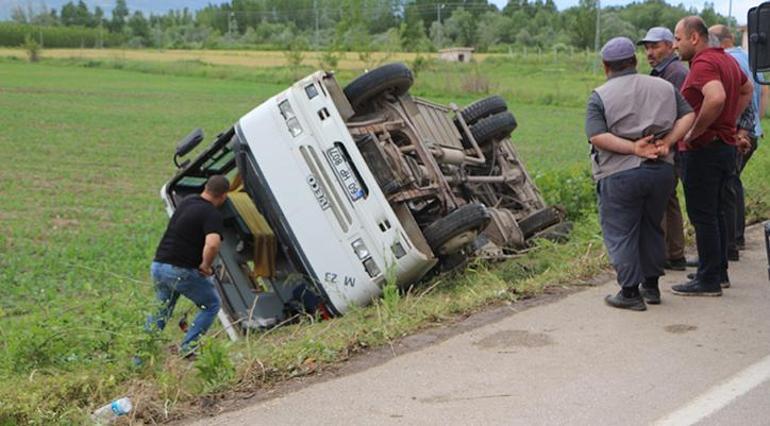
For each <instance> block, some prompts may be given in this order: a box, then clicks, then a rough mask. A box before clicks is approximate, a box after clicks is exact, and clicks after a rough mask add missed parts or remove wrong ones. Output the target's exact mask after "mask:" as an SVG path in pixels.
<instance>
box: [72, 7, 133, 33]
mask: <svg viewBox="0 0 770 426" xmlns="http://www.w3.org/2000/svg"><path fill="white" fill-rule="evenodd" d="M62 13H64V9H62ZM126 17H128V6H126V0H117V1H116V2H115V8H113V9H112V20H111V21H110V31H111V32H113V33H122V32H123V28H125V26H126Z"/></svg>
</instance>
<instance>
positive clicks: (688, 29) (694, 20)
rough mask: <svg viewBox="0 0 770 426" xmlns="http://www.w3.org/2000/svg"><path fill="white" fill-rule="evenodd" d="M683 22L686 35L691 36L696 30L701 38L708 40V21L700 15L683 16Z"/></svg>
mask: <svg viewBox="0 0 770 426" xmlns="http://www.w3.org/2000/svg"><path fill="white" fill-rule="evenodd" d="M682 24H683V25H684V33H685V35H687V36H689V35H690V34H692V33H693V31H694V32H696V33H698V34H699V35H700V36H701V38H703V39H704V40H706V41H707V42H708V39H709V29H708V27H707V26H706V23H705V22H704V21H703V19H702V18H701V17H700V16H695V15H693V16H688V17H686V18H683V19H682Z"/></svg>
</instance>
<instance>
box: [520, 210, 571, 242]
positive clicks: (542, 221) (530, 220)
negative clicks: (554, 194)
mask: <svg viewBox="0 0 770 426" xmlns="http://www.w3.org/2000/svg"><path fill="white" fill-rule="evenodd" d="M561 220H562V213H561V212H560V211H559V210H558V209H556V208H554V207H546V208H543V209H540V210H538V211H536V212H534V213H532V214H531V215H529V216H527V217H525V218H524V219H522V220H520V221H519V229H521V232H522V233H523V234H524V238H529V237H531V236H533V235H535V233H537V232H538V231H541V230H543V229H545V228H548V227H549V226H551V225H554V224H556V223H559V222H561Z"/></svg>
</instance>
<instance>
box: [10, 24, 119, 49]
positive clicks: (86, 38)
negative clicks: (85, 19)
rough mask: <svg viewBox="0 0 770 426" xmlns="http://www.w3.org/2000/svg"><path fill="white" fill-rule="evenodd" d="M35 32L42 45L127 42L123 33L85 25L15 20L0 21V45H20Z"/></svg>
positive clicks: (81, 45)
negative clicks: (31, 23)
mask: <svg viewBox="0 0 770 426" xmlns="http://www.w3.org/2000/svg"><path fill="white" fill-rule="evenodd" d="M30 34H34V35H35V36H36V37H35V38H36V39H37V40H38V42H40V45H41V47H48V48H51V47H98V46H99V41H100V40H101V41H102V46H104V47H114V46H120V45H122V44H123V43H124V42H125V37H124V36H123V35H121V34H113V33H110V32H107V31H104V30H102V31H100V30H99V29H98V28H85V27H48V26H39V25H29V24H17V23H15V22H0V46H8V47H18V46H20V45H21V44H22V43H24V42H25V38H26V37H27V35H30Z"/></svg>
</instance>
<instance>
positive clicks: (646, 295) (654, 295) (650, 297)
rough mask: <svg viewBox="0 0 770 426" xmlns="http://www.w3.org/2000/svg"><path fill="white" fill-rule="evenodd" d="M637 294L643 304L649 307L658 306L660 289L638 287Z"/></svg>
mask: <svg viewBox="0 0 770 426" xmlns="http://www.w3.org/2000/svg"><path fill="white" fill-rule="evenodd" d="M639 294H640V295H641V296H642V299H644V301H645V302H647V303H648V304H650V305H660V289H659V288H657V287H656V288H646V287H644V286H641V285H640V286H639Z"/></svg>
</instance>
